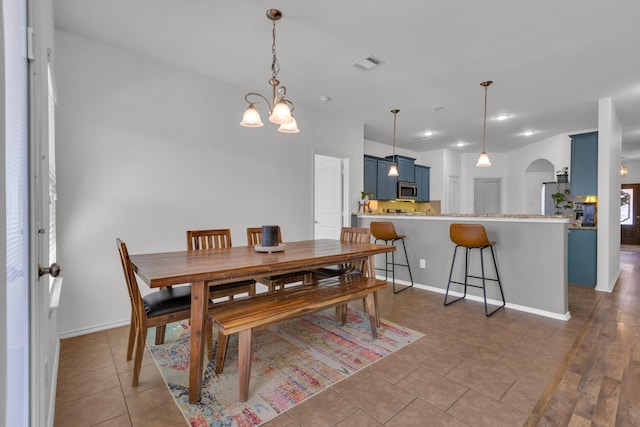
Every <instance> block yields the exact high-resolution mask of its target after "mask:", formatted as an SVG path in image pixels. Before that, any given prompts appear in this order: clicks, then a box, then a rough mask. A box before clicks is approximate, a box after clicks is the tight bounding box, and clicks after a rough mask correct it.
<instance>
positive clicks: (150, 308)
mask: <svg viewBox="0 0 640 427" xmlns="http://www.w3.org/2000/svg"><path fill="white" fill-rule="evenodd" d="M142 302H143V303H144V309H145V311H146V312H147V316H149V317H155V316H161V315H163V314H168V313H173V312H176V311H182V310H189V309H190V308H191V286H174V287H172V288H168V289H160V290H159V291H156V292H152V293H150V294H149V295H145V296H144V297H143V298H142Z"/></svg>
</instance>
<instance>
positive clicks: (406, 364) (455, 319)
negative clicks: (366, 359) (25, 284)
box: [55, 252, 640, 427]
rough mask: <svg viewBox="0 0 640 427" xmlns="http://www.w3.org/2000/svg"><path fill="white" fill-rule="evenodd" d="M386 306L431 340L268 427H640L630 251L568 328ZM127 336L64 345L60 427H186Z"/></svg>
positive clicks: (419, 302)
mask: <svg viewBox="0 0 640 427" xmlns="http://www.w3.org/2000/svg"><path fill="white" fill-rule="evenodd" d="M123 286H124V284H123ZM505 289H507V290H508V285H506V286H505ZM354 307H355V308H358V309H360V308H361V305H360V304H358V305H354ZM380 309H381V317H382V318H384V319H388V320H391V321H394V322H396V323H399V324H401V325H404V326H408V327H411V328H413V329H415V330H419V331H421V332H423V333H425V337H424V338H421V339H420V340H418V341H417V342H415V343H413V344H411V345H409V346H407V347H405V348H404V349H402V350H400V351H398V352H396V353H394V354H392V355H391V356H389V357H387V358H385V359H383V360H382V361H380V362H378V363H376V364H374V365H372V366H370V367H368V368H366V369H364V370H363V371H361V372H359V373H357V374H355V375H353V376H351V377H349V378H347V379H345V380H344V381H342V382H340V383H338V384H335V385H334V386H333V387H331V388H329V389H328V390H326V391H324V392H322V393H320V394H318V395H317V396H315V397H313V398H311V399H309V400H307V401H305V402H303V403H302V404H300V405H298V406H296V407H294V408H293V409H291V410H290V411H288V412H286V413H284V414H282V415H280V416H279V417H277V418H275V419H273V420H272V421H271V422H269V423H267V424H265V425H267V426H271V427H273V426H382V425H385V426H414V425H415V426H423V425H425V420H428V425H429V426H445V425H446V426H491V427H494V426H509V427H511V426H594V427H595V426H638V425H640V253H639V252H622V253H621V275H620V278H619V280H618V283H617V285H616V288H615V290H614V292H613V293H610V294H609V293H602V292H595V291H594V290H593V289H590V288H586V287H581V286H570V287H569V309H570V312H571V315H572V318H571V319H570V320H569V321H566V322H565V321H559V320H553V319H548V318H544V317H540V316H535V315H532V314H527V313H522V312H517V311H513V310H509V309H506V310H503V311H500V312H498V313H496V314H495V315H494V316H493V317H491V318H488V319H487V318H486V317H485V316H484V313H483V308H482V304H481V303H477V302H473V301H461V302H459V303H456V304H453V305H451V306H449V307H443V306H442V295H440V294H435V293H431V292H427V291H423V290H419V289H409V290H407V291H405V292H402V293H400V294H397V295H394V294H393V293H391V292H390V291H385V292H382V293H381V296H380ZM126 332H127V329H126V328H117V329H112V330H109V331H103V332H98V333H95V334H90V335H85V336H82V337H76V338H71V339H67V340H63V341H62V343H61V356H60V368H59V377H58V389H57V401H56V416H55V425H56V426H97V425H100V426H107V425H109V426H174V425H186V422H185V421H184V419H183V418H182V416H181V414H180V411H179V410H178V409H177V407H176V406H175V404H174V403H173V399H172V397H171V396H170V395H169V393H168V391H167V389H166V386H165V384H164V382H163V381H162V377H161V376H160V374H159V372H158V370H157V368H156V367H155V364H154V363H153V361H152V359H151V357H150V356H149V354H148V353H145V359H144V361H143V365H144V366H143V369H142V374H141V376H140V385H139V386H138V387H137V388H136V389H133V388H131V387H130V383H131V372H132V367H131V363H127V362H126V361H125V360H124V358H125V357H124V351H125V348H126Z"/></svg>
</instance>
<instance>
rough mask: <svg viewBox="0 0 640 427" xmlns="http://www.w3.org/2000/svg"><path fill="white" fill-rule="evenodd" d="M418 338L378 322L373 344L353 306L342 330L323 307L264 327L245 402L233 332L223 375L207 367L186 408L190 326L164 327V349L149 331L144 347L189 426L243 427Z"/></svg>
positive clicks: (365, 323)
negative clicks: (198, 392)
mask: <svg viewBox="0 0 640 427" xmlns="http://www.w3.org/2000/svg"><path fill="white" fill-rule="evenodd" d="M422 336H423V334H421V333H419V332H416V331H413V330H411V329H408V328H405V327H402V326H399V325H396V324H394V323H392V322H388V321H385V320H381V328H380V329H378V339H376V340H374V339H373V338H372V337H371V329H370V326H369V320H368V318H367V317H366V315H364V313H362V312H361V311H358V310H352V309H351V308H350V309H349V311H348V320H347V324H346V325H345V326H340V325H339V324H338V323H336V322H335V310H325V311H321V312H318V313H316V314H314V315H310V316H307V317H303V318H300V319H296V320H292V321H288V322H284V323H281V324H279V325H276V326H273V327H271V328H269V329H263V330H261V331H258V332H257V333H256V334H255V335H254V354H253V359H252V366H251V382H250V385H249V400H248V401H247V402H245V403H241V402H239V401H238V392H239V391H238V353H237V348H238V342H237V334H235V335H232V336H231V338H230V340H229V348H228V351H227V359H226V362H225V365H224V371H223V372H222V374H220V375H216V374H215V372H214V367H215V366H214V365H215V361H212V362H208V363H207V365H206V367H205V369H204V378H203V386H202V400H201V401H200V403H197V404H190V403H189V388H188V386H189V326H188V323H186V322H181V323H176V324H173V325H170V326H168V327H167V332H166V335H165V343H164V344H162V345H154V344H153V343H154V334H153V333H152V331H151V330H150V331H149V335H148V337H147V346H148V348H149V350H150V352H151V355H152V357H153V359H154V360H155V362H156V364H157V366H158V368H159V369H160V372H161V374H162V376H163V377H164V380H165V382H166V383H167V385H168V387H169V390H170V392H171V394H172V395H173V397H174V399H175V401H176V404H177V405H178V407H179V408H180V410H181V411H182V413H183V415H184V417H185V419H186V420H187V422H188V423H189V424H190V425H191V426H230V427H231V426H239V427H246V426H256V425H260V424H262V423H264V422H266V421H269V420H270V419H272V418H274V417H275V416H277V415H279V414H282V413H283V412H285V411H287V410H289V409H291V408H292V407H294V406H295V405H297V404H299V403H301V402H302V401H304V400H305V399H308V398H309V397H311V396H313V395H314V394H316V393H319V392H320V391H322V390H324V389H325V388H327V387H329V386H331V385H333V384H335V383H337V382H339V381H341V380H343V379H345V378H347V377H348V376H350V375H352V374H354V373H355V372H357V371H358V370H360V369H362V368H364V367H366V366H369V365H371V364H372V363H375V362H376V361H378V360H380V359H382V358H383V357H385V356H388V355H389V354H391V353H393V352H394V351H397V350H399V349H400V348H402V347H404V346H406V345H407V344H410V343H412V342H413V341H415V340H417V339H418V338H420V337H422Z"/></svg>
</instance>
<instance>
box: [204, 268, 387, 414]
mask: <svg viewBox="0 0 640 427" xmlns="http://www.w3.org/2000/svg"><path fill="white" fill-rule="evenodd" d="M386 286H387V282H386V281H384V280H378V279H375V278H367V277H364V276H361V275H344V276H341V277H335V278H330V279H324V280H321V281H317V282H314V283H311V284H308V285H300V286H295V287H292V288H286V289H283V290H280V291H276V292H269V293H264V294H259V295H256V296H253V297H249V298H240V299H235V300H233V301H227V302H222V303H219V304H216V305H215V306H214V308H213V309H212V310H211V311H210V312H209V314H210V316H211V318H212V320H213V325H214V327H215V328H216V329H218V347H217V351H216V368H215V369H216V374H219V373H221V372H222V368H223V366H224V360H225V357H226V352H227V343H228V339H229V335H230V334H233V333H236V332H237V333H238V374H239V379H240V401H241V402H246V401H247V399H248V397H249V378H250V374H251V359H252V356H253V345H252V338H253V331H254V330H256V329H261V328H264V327H267V326H270V325H273V324H275V323H279V322H282V321H285V320H289V319H293V318H296V317H300V316H304V315H307V314H310V313H314V312H317V311H320V310H324V309H326V308H331V307H336V320H337V321H338V322H341V323H342V324H343V325H344V324H345V323H346V321H347V303H348V302H350V301H353V300H357V299H360V298H363V299H364V302H365V307H366V311H367V313H368V315H369V322H370V324H371V334H372V336H373V338H374V339H375V338H377V337H378V333H377V329H376V327H377V325H378V319H377V313H376V309H375V304H374V293H375V292H377V291H379V290H381V289H383V288H385V287H386Z"/></svg>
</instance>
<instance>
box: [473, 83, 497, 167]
mask: <svg viewBox="0 0 640 427" xmlns="http://www.w3.org/2000/svg"><path fill="white" fill-rule="evenodd" d="M491 83H493V82H492V81H491V80H487V81H486V82H482V83H480V86H483V87H484V125H483V127H482V153H480V157H479V158H478V163H476V166H477V167H479V168H483V167H487V166H491V161H490V160H489V156H488V155H487V152H486V150H485V144H486V139H487V88H488V87H489V85H490V84H491Z"/></svg>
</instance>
